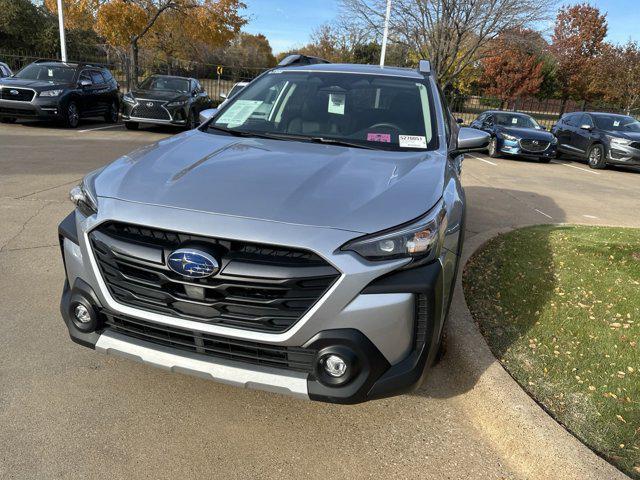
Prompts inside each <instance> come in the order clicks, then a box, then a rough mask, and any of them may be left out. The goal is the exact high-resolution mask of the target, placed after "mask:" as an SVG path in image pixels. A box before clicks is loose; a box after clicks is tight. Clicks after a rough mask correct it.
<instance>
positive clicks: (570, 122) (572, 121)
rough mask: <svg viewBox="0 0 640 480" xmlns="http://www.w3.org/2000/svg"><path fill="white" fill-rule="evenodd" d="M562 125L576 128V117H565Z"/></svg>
mask: <svg viewBox="0 0 640 480" xmlns="http://www.w3.org/2000/svg"><path fill="white" fill-rule="evenodd" d="M564 123H566V124H567V125H569V126H571V127H577V126H578V115H575V114H573V115H567V117H566V118H565V120H564Z"/></svg>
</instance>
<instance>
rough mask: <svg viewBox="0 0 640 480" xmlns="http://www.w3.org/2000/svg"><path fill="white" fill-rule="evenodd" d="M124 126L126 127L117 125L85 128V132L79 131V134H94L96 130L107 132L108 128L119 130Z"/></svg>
mask: <svg viewBox="0 0 640 480" xmlns="http://www.w3.org/2000/svg"><path fill="white" fill-rule="evenodd" d="M122 126H124V125H122V124H117V125H107V126H104V127H95V128H85V129H84V130H78V133H85V132H93V131H94V130H105V129H107V128H118V127H122Z"/></svg>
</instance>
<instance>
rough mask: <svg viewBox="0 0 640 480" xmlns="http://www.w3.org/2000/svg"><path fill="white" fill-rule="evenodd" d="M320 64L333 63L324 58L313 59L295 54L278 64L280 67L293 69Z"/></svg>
mask: <svg viewBox="0 0 640 480" xmlns="http://www.w3.org/2000/svg"><path fill="white" fill-rule="evenodd" d="M318 63H331V62H330V61H328V60H325V59H324V58H319V57H311V56H309V55H302V54H299V53H294V54H293V55H289V56H287V57H285V58H283V59H282V61H281V62H280V63H279V64H278V66H279V67H291V66H294V65H315V64H318Z"/></svg>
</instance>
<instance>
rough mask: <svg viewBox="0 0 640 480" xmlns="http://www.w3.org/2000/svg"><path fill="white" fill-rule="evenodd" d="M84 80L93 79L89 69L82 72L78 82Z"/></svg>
mask: <svg viewBox="0 0 640 480" xmlns="http://www.w3.org/2000/svg"><path fill="white" fill-rule="evenodd" d="M82 80H89V81H90V82H91V81H92V80H91V75H89V71H88V70H83V71H82V72H80V76H79V77H78V82H81V81H82Z"/></svg>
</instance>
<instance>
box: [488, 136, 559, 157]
mask: <svg viewBox="0 0 640 480" xmlns="http://www.w3.org/2000/svg"><path fill="white" fill-rule="evenodd" d="M500 142H501V144H500V148H499V150H500V153H503V154H506V155H512V156H515V157H521V158H531V159H538V158H555V156H556V152H557V144H551V145H549V147H548V148H546V149H545V150H543V151H540V152H533V151H530V150H526V149H525V148H523V147H522V146H521V145H520V142H519V141H515V142H514V141H510V140H504V139H501V140H500Z"/></svg>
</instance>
